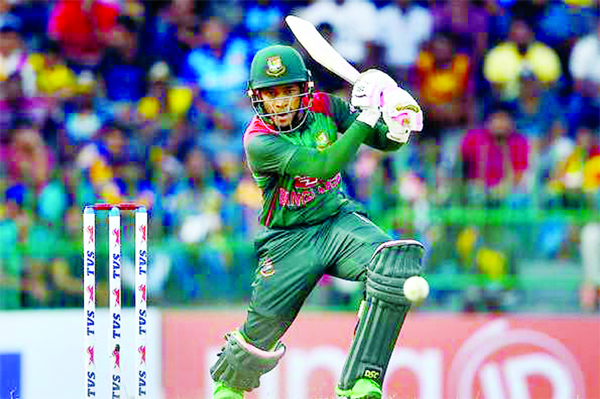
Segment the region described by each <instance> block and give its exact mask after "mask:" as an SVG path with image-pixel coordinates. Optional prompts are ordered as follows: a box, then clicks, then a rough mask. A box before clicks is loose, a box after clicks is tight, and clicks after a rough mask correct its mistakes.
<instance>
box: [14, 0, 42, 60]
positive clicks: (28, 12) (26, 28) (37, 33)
mask: <svg viewBox="0 0 600 399" xmlns="http://www.w3.org/2000/svg"><path fill="white" fill-rule="evenodd" d="M12 3H14V5H13V7H12V10H11V13H13V14H14V15H16V16H17V17H18V18H19V19H20V20H21V21H22V23H23V30H22V35H23V39H24V41H25V43H27V48H29V49H31V50H39V49H42V48H43V47H44V44H45V43H46V41H47V34H46V33H47V32H48V20H49V17H50V8H51V2H47V1H31V0H26V1H13V2H12Z"/></svg>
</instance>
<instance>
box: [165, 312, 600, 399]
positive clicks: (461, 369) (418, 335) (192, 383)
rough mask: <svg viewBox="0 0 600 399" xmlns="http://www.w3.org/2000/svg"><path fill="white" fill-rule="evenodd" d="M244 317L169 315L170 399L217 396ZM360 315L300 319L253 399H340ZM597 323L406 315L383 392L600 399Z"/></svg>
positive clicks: (429, 397)
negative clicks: (226, 355)
mask: <svg viewBox="0 0 600 399" xmlns="http://www.w3.org/2000/svg"><path fill="white" fill-rule="evenodd" d="M244 317H245V314H244V313H242V312H239V313H238V312H231V313H223V312H219V313H217V312H214V313H213V312H204V311H197V312H193V311H190V312H187V311H183V312H167V313H165V314H163V328H164V330H163V361H164V363H163V385H164V388H165V395H166V398H168V399H171V398H172V399H175V398H177V399H192V398H210V397H211V396H210V391H211V380H210V376H209V368H210V366H211V365H212V363H213V362H214V360H215V356H216V354H217V353H218V351H219V349H220V347H221V346H222V345H223V342H224V341H223V335H224V333H225V332H227V331H229V330H232V329H234V328H236V327H237V326H239V325H240V323H242V322H243V320H244ZM355 321H356V319H355V316H354V315H351V314H347V313H309V312H304V313H301V314H300V315H299V317H298V319H297V320H296V322H295V323H294V325H293V326H292V327H291V328H290V330H289V331H288V333H287V334H286V336H285V337H284V339H283V341H284V343H285V344H286V345H287V348H288V350H287V353H286V355H285V356H284V357H283V359H282V361H281V363H280V364H279V366H278V368H276V369H275V370H273V371H272V372H271V373H269V374H267V375H265V376H264V377H263V379H262V380H261V387H260V388H259V389H258V390H256V391H254V392H252V393H251V394H250V395H247V396H248V397H249V398H252V399H267V398H268V399H316V398H334V395H333V389H334V386H335V384H336V382H337V378H338V376H339V374H340V371H341V369H342V366H343V363H344V359H345V354H346V350H347V348H348V347H349V345H350V342H351V339H352V334H353V331H354V325H355ZM599 377H600V319H599V318H598V317H591V316H590V317H584V316H572V317H550V316H510V317H498V316H496V317H494V316H489V315H461V314H425V313H416V312H414V313H412V314H410V315H409V316H408V318H407V322H406V323H405V325H404V328H403V330H402V333H401V335H400V339H399V342H398V344H397V346H396V349H395V350H394V353H393V356H392V359H391V362H390V366H389V368H388V374H387V378H386V384H385V387H384V389H385V392H386V397H387V398H389V399H391V398H395V399H401V398H402V399H405V398H406V399H409V398H410V399H446V398H448V399H450V398H452V399H456V398H460V399H470V398H477V399H498V398H503V399H504V398H505V399H510V398H519V399H538V398H539V399H550V398H553V399H575V398H581V399H583V398H586V399H600V378H599Z"/></svg>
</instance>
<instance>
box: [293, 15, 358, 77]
mask: <svg viewBox="0 0 600 399" xmlns="http://www.w3.org/2000/svg"><path fill="white" fill-rule="evenodd" d="M285 22H286V23H287V24H288V26H289V27H290V30H291V31H292V33H293V34H294V36H295V37H296V39H298V41H299V42H300V44H301V45H302V47H304V48H305V49H306V51H307V52H308V54H310V56H311V57H312V58H313V59H314V60H315V61H317V62H318V63H319V64H321V65H323V66H324V67H325V68H327V69H329V70H330V71H331V72H333V73H335V74H336V75H338V76H339V77H341V78H342V79H344V80H346V81H347V82H349V83H352V84H354V82H356V79H358V75H360V72H358V71H357V70H356V68H354V67H353V66H352V65H351V64H350V63H349V62H348V61H346V59H345V58H344V57H342V56H341V55H340V53H338V52H337V51H336V50H335V49H334V48H333V47H332V46H331V44H329V43H328V42H327V40H325V38H323V36H321V34H320V33H319V31H317V29H316V28H315V27H314V25H313V24H312V23H310V22H308V21H306V20H304V19H302V18H299V17H296V16H294V15H288V16H287V17H285Z"/></svg>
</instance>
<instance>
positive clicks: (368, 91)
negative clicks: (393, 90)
mask: <svg viewBox="0 0 600 399" xmlns="http://www.w3.org/2000/svg"><path fill="white" fill-rule="evenodd" d="M390 87H396V82H395V81H394V79H392V78H391V77H390V76H389V75H387V74H385V73H383V72H381V71H378V70H377V69H369V70H368V71H366V72H363V73H361V74H360V76H359V77H358V79H357V80H356V82H355V83H354V86H353V87H352V98H351V100H350V103H351V104H352V106H353V107H355V108H359V109H360V110H361V111H362V112H361V114H360V115H359V116H358V118H356V119H357V120H359V121H361V122H364V123H366V124H368V125H370V126H371V127H373V126H375V124H376V123H377V121H378V120H379V117H380V116H381V106H382V94H383V91H384V90H385V89H386V88H390Z"/></svg>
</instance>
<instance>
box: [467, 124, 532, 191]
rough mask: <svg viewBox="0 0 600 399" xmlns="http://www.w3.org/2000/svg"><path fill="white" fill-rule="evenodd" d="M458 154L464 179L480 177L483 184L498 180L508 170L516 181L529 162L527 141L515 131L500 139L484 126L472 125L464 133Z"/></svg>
mask: <svg viewBox="0 0 600 399" xmlns="http://www.w3.org/2000/svg"><path fill="white" fill-rule="evenodd" d="M461 155H462V159H463V162H464V163H465V165H466V168H465V174H466V176H465V177H466V178H467V179H468V180H477V179H483V181H484V182H485V186H486V187H493V186H495V185H496V184H498V183H500V182H501V181H502V179H503V178H504V177H506V176H507V173H510V172H511V171H512V173H513V175H514V176H515V181H518V180H519V178H520V177H521V175H522V174H523V172H525V171H526V170H527V167H528V165H529V143H528V141H527V138H526V137H525V136H523V135H522V134H519V133H517V132H513V133H510V134H509V135H508V136H507V137H506V138H505V139H504V142H500V141H499V140H497V139H496V138H494V136H493V135H492V133H491V132H490V131H489V130H488V129H473V130H470V131H469V132H467V134H466V135H465V137H464V139H463V142H462V147H461Z"/></svg>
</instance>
